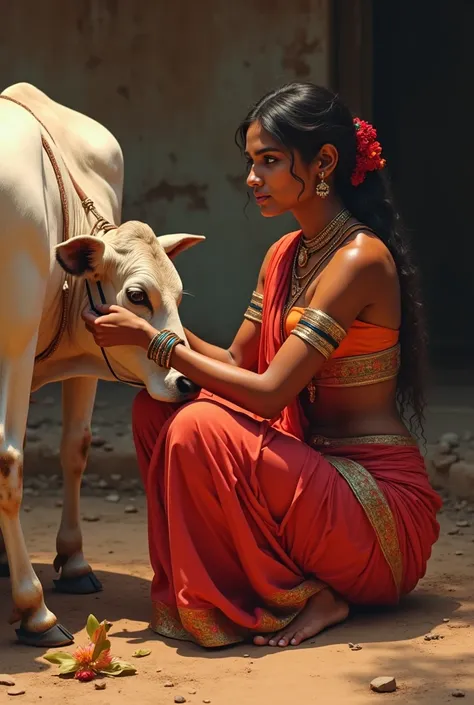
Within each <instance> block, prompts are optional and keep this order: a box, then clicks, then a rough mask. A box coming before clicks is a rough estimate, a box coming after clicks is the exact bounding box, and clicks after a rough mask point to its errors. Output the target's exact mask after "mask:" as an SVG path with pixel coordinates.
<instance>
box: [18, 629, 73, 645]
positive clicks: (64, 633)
mask: <svg viewBox="0 0 474 705" xmlns="http://www.w3.org/2000/svg"><path fill="white" fill-rule="evenodd" d="M15 631H16V635H17V638H18V641H19V642H20V644H25V645H26V646H38V647H39V648H42V649H50V648H52V647H53V646H69V645H70V644H73V643H74V637H73V635H72V634H71V632H68V630H67V629H65V628H64V627H63V626H61V624H55V625H54V627H51V628H50V629H47V630H46V631H45V632H40V633H38V632H30V631H28V629H23V627H20V628H19V629H15Z"/></svg>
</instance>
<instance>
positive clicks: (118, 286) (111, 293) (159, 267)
mask: <svg viewBox="0 0 474 705" xmlns="http://www.w3.org/2000/svg"><path fill="white" fill-rule="evenodd" d="M204 239H205V238H204V237H202V236H200V235H188V234H184V233H180V234H174V235H163V236H161V237H156V235H155V233H154V232H153V230H152V229H151V228H150V227H149V226H148V225H145V223H141V222H139V221H128V222H126V223H124V224H123V225H121V226H120V227H119V228H117V229H115V230H110V231H109V232H107V233H105V234H104V235H103V236H102V237H91V236H89V235H81V236H78V237H73V238H71V239H69V240H67V241H66V242H63V243H61V244H59V245H57V247H56V259H57V261H58V262H59V264H60V265H61V267H62V268H63V269H64V270H65V271H66V272H68V273H69V274H71V275H72V276H73V277H77V278H79V279H88V280H89V281H90V282H91V283H92V282H95V281H100V283H101V286H102V288H103V291H104V294H105V298H106V300H107V303H108V304H112V303H116V304H118V305H119V306H124V307H125V308H128V309H129V310H130V311H133V312H134V313H136V314H137V315H138V316H140V317H142V318H144V319H146V320H148V321H149V322H150V323H151V324H152V325H153V326H154V327H155V328H157V329H160V330H161V329H163V328H167V329H169V330H172V331H173V332H175V333H177V335H179V336H180V337H181V338H185V334H184V331H183V326H182V324H181V321H180V318H179V315H178V306H179V303H180V301H181V296H182V291H183V287H182V284H181V279H180V277H179V275H178V272H177V271H176V269H175V267H174V265H173V263H172V261H171V258H173V257H175V256H176V255H177V254H178V253H179V252H183V251H184V250H186V249H188V248H189V247H192V246H193V245H196V244H197V243H198V242H200V241H201V240H204ZM91 288H92V292H93V295H94V301H95V303H96V304H97V303H100V300H99V298H98V296H97V289H96V287H95V286H94V285H93V284H92V287H91ZM81 302H82V305H85V301H83V297H81ZM79 313H80V311H79ZM91 340H92V337H91V336H90V335H89V338H88V352H90V353H92V354H93V355H96V356H97V357H98V358H100V359H102V354H101V351H100V348H98V347H97V346H95V345H94V343H93V340H92V344H91ZM106 353H107V357H108V359H109V361H110V364H111V366H112V368H113V369H114V371H115V373H116V374H117V375H118V376H119V377H120V378H122V379H126V380H130V381H140V382H143V383H144V384H145V385H146V388H147V390H148V393H149V394H150V395H151V396H152V397H154V398H155V399H160V400H163V401H181V400H183V399H186V398H188V397H189V396H190V395H192V394H193V392H194V391H195V388H193V385H192V384H191V383H190V382H189V380H186V379H185V378H184V377H183V375H181V374H180V373H179V372H176V370H165V369H162V368H160V367H158V366H157V365H156V364H155V363H154V362H151V361H150V360H148V359H147V356H146V351H144V350H142V349H140V348H138V347H135V346H130V347H128V346H117V347H111V348H108V349H107V351H106Z"/></svg>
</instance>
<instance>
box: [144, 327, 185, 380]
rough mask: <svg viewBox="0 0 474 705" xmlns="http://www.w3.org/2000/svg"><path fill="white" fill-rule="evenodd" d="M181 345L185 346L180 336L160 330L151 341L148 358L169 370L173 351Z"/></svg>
mask: <svg viewBox="0 0 474 705" xmlns="http://www.w3.org/2000/svg"><path fill="white" fill-rule="evenodd" d="M180 344H184V340H182V339H181V338H180V337H179V335H176V333H173V332H172V331H170V330H160V331H159V332H158V333H157V334H156V335H155V336H154V337H153V338H152V339H151V341H150V345H149V346H148V351H147V358H148V359H149V360H153V362H156V364H157V365H159V366H160V367H165V368H166V369H167V370H169V368H170V363H171V356H172V354H173V350H174V349H175V347H176V346H177V345H180Z"/></svg>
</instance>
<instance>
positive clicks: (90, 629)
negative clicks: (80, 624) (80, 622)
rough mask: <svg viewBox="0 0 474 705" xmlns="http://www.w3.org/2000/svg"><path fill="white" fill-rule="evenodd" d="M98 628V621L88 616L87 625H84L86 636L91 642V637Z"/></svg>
mask: <svg viewBox="0 0 474 705" xmlns="http://www.w3.org/2000/svg"><path fill="white" fill-rule="evenodd" d="M99 627H100V624H99V620H98V619H97V618H96V617H94V615H93V614H90V615H89V617H88V618H87V625H86V631H87V634H88V635H89V639H90V640H91V641H93V636H94V634H95V633H96V631H97V630H98V628H99Z"/></svg>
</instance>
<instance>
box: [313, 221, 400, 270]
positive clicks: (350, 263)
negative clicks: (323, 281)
mask: <svg viewBox="0 0 474 705" xmlns="http://www.w3.org/2000/svg"><path fill="white" fill-rule="evenodd" d="M335 267H338V270H339V272H341V269H343V270H344V271H345V272H347V273H348V274H349V273H352V274H353V275H358V274H359V275H362V274H363V275H364V276H366V275H372V276H374V277H375V276H376V275H381V276H382V277H384V278H385V277H387V276H388V277H390V278H391V277H393V276H396V274H397V268H396V265H395V261H394V259H393V257H392V254H391V252H390V250H389V248H388V247H387V245H386V244H385V243H384V242H383V240H382V239H381V238H380V237H379V236H378V235H377V233H375V232H374V231H372V230H371V229H370V228H365V227H364V226H363V225H361V227H360V228H358V229H356V230H355V231H354V233H353V234H352V236H351V237H350V239H349V241H348V242H346V243H345V244H344V245H343V246H342V247H340V248H339V249H338V250H337V252H336V253H335V255H334V257H333V259H332V261H331V262H330V263H329V265H328V267H327V268H326V269H327V273H329V271H334V270H333V268H335ZM377 278H378V277H377Z"/></svg>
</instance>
